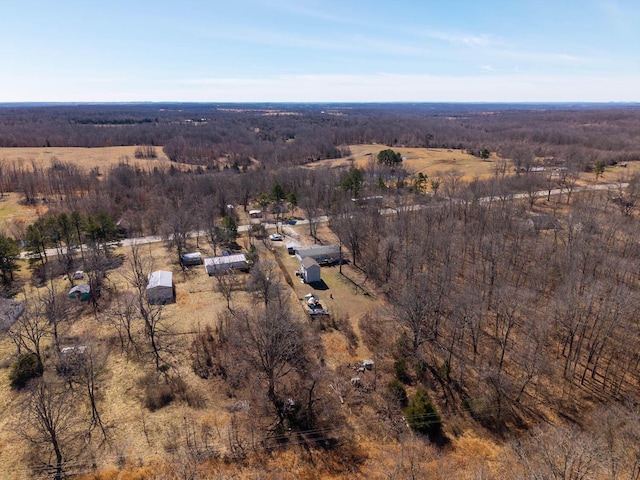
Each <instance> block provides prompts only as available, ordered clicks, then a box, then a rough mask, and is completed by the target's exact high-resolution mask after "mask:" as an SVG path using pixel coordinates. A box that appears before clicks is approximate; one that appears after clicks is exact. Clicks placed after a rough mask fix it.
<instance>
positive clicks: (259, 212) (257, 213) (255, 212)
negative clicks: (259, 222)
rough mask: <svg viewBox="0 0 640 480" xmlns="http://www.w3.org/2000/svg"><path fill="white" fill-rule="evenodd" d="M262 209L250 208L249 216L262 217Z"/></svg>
mask: <svg viewBox="0 0 640 480" xmlns="http://www.w3.org/2000/svg"><path fill="white" fill-rule="evenodd" d="M261 217H262V210H249V218H261Z"/></svg>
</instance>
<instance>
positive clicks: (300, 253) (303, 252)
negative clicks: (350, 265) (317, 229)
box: [296, 245, 340, 264]
mask: <svg viewBox="0 0 640 480" xmlns="http://www.w3.org/2000/svg"><path fill="white" fill-rule="evenodd" d="M306 257H309V258H313V259H314V260H315V261H316V262H318V263H320V264H322V263H334V262H337V261H339V260H340V245H314V246H312V247H306V248H297V249H296V258H297V259H298V260H300V261H302V259H303V258H306Z"/></svg>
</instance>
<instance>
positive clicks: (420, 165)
mask: <svg viewBox="0 0 640 480" xmlns="http://www.w3.org/2000/svg"><path fill="white" fill-rule="evenodd" d="M388 148H390V147H387V146H385V145H379V144H367V145H349V149H350V150H351V155H350V156H349V158H338V159H335V160H320V161H318V162H313V163H309V164H307V165H306V166H307V167H309V168H316V167H321V166H324V167H329V168H336V167H344V166H348V165H350V164H351V162H352V160H353V162H354V164H355V166H356V167H358V168H366V167H367V166H368V165H369V163H370V162H371V161H373V162H376V161H377V160H376V156H377V155H378V152H380V151H381V150H386V149H388ZM391 149H392V150H393V151H395V152H399V153H400V155H402V158H403V162H402V165H403V167H404V168H406V169H407V170H409V171H410V172H412V173H414V174H416V175H417V174H418V173H424V174H425V175H427V176H428V177H431V176H439V175H440V174H442V173H444V172H446V171H447V170H452V169H458V170H460V173H462V174H463V178H464V180H466V181H470V180H473V179H474V178H475V177H480V178H487V177H490V176H493V175H494V171H495V167H496V161H498V160H502V159H501V158H500V157H497V156H496V155H495V154H492V155H491V157H490V158H489V159H488V160H482V159H480V158H478V157H474V156H473V155H470V154H468V153H465V152H463V151H462V150H451V149H446V148H403V147H397V148H396V147H392V148H391ZM351 159H352V160H351Z"/></svg>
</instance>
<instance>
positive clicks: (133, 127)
mask: <svg viewBox="0 0 640 480" xmlns="http://www.w3.org/2000/svg"><path fill="white" fill-rule="evenodd" d="M0 108H1V110H0V111H1V114H0V147H47V146H84V147H104V146H114V145H157V146H163V148H164V149H165V152H166V153H167V155H168V156H169V157H170V158H171V159H172V160H174V161H179V162H186V163H193V164H199V165H203V166H207V167H215V166H218V165H219V161H220V159H222V158H226V159H229V160H231V163H237V165H240V166H242V165H248V164H249V163H250V161H251V159H255V160H258V161H260V162H262V163H264V164H265V165H267V166H268V167H269V168H273V167H274V166H282V165H299V164H303V163H306V162H309V161H312V160H318V159H322V158H336V157H339V156H341V154H343V153H345V152H344V151H342V149H343V148H344V147H343V146H344V145H349V144H361V143H380V144H384V145H388V146H394V145H404V146H427V147H429V146H430V147H443V148H460V149H466V150H469V151H470V152H475V153H478V154H479V152H481V151H482V149H485V148H487V149H489V150H490V151H495V152H498V153H500V154H502V155H503V156H505V157H508V158H514V159H515V160H516V161H517V162H518V163H527V162H528V161H530V160H531V158H533V157H534V156H535V157H545V156H556V157H558V156H561V157H564V158H567V159H569V160H573V161H575V162H580V163H581V164H583V165H588V164H590V163H591V164H593V163H595V162H597V161H602V162H604V163H605V164H612V163H614V162H621V161H628V160H634V159H638V158H640V149H639V148H638V144H637V139H636V133H637V131H638V128H639V123H640V120H639V116H638V110H639V109H640V107H638V106H627V107H616V106H613V105H607V104H602V105H586V106H580V105H573V106H572V105H542V104H536V105H530V106H522V105H508V104H503V105H502V104H496V105H492V104H477V105H464V104H462V105H457V104H401V105H397V104H354V105H350V104H345V105H340V104H328V105H321V104H311V105H304V104H292V105H286V106H283V105H268V104H265V105H256V104H252V105H238V104H232V105H215V104H166V105H164V104H131V105H109V104H107V105H74V106H31V107H25V106H21V107H11V106H5V107H0Z"/></svg>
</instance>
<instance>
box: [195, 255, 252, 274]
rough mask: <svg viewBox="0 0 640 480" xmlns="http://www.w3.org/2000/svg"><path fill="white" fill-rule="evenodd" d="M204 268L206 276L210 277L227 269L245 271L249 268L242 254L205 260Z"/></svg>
mask: <svg viewBox="0 0 640 480" xmlns="http://www.w3.org/2000/svg"><path fill="white" fill-rule="evenodd" d="M204 268H205V270H206V271H207V274H208V275H210V276H211V275H215V274H216V273H219V272H225V271H227V270H229V269H235V270H247V269H248V268H249V262H248V260H247V256H246V255H245V254H244V253H235V254H232V255H222V256H220V257H209V258H205V259H204Z"/></svg>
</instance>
